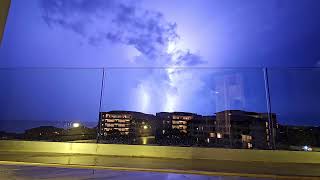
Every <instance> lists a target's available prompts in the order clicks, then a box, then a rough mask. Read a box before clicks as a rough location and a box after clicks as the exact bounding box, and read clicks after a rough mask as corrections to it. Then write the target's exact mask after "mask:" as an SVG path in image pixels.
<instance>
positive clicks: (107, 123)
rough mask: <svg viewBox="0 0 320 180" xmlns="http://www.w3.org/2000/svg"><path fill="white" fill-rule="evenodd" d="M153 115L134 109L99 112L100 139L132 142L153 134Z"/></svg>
mask: <svg viewBox="0 0 320 180" xmlns="http://www.w3.org/2000/svg"><path fill="white" fill-rule="evenodd" d="M153 123H154V116H153V115H150V114H144V113H140V112H134V111H109V112H102V113H101V114H100V139H102V140H114V139H116V140H115V141H119V143H121V141H125V142H129V143H130V142H134V141H136V139H137V138H139V137H147V136H153V135H154V126H153Z"/></svg>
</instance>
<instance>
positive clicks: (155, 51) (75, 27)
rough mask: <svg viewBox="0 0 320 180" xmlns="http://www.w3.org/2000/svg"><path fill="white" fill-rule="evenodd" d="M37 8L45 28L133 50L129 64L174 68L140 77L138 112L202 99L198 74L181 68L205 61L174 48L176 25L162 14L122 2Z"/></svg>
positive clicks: (81, 0)
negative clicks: (68, 32)
mask: <svg viewBox="0 0 320 180" xmlns="http://www.w3.org/2000/svg"><path fill="white" fill-rule="evenodd" d="M40 6H41V8H42V11H43V19H44V21H45V22H46V23H47V24H48V25H49V26H51V27H56V26H57V27H62V28H65V29H68V30H71V31H73V32H75V33H77V34H79V35H81V36H82V37H84V38H85V39H86V40H87V41H88V42H89V43H90V44H92V45H94V46H95V45H99V44H100V43H102V42H103V41H110V42H113V43H120V44H123V45H126V46H130V47H134V48H135V49H136V50H137V51H138V52H139V55H138V56H136V57H133V59H134V60H131V61H129V63H135V64H136V65H139V66H143V67H155V66H156V67H177V68H179V69H176V68H173V69H154V70H152V72H151V73H150V75H149V77H140V81H139V83H138V84H136V87H135V91H136V93H134V94H136V96H137V97H138V99H137V100H136V101H137V102H139V104H138V105H136V106H138V107H140V108H139V109H140V110H141V111H144V112H157V111H162V110H165V111H177V110H183V109H190V110H191V108H190V107H191V106H192V102H191V99H193V97H195V96H198V99H199V96H202V95H201V94H200V95H199V94H198V95H196V93H200V91H201V89H203V84H204V82H202V79H201V76H202V75H201V74H203V73H202V72H194V71H189V70H185V69H181V68H183V67H196V66H199V65H202V64H204V63H205V61H203V60H202V57H201V56H200V55H198V54H194V53H192V52H191V51H190V50H188V49H187V50H185V49H180V48H179V47H177V46H176V44H177V42H178V41H179V35H178V34H177V31H176V28H177V25H176V24H175V23H171V22H168V21H166V19H165V18H164V16H163V14H162V13H161V12H157V11H152V10H147V9H144V8H142V7H140V6H139V4H138V3H136V1H124V0H108V1H106V0H94V1H92V0H42V1H40ZM190 85H191V86H190ZM202 94H203V93H202ZM202 98H206V97H202ZM198 101H199V100H198ZM183 102H186V103H183ZM136 108H137V107H135V108H133V109H136Z"/></svg>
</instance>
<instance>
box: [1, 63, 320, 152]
mask: <svg viewBox="0 0 320 180" xmlns="http://www.w3.org/2000/svg"><path fill="white" fill-rule="evenodd" d="M319 78H320V71H319V69H284V68H283V69H280V68H278V69H276V68H269V69H266V68H264V69H262V68H97V69H80V68H79V69H77V68H49V69H45V68H43V69H42V68H25V69H23V68H17V69H10V68H8V69H0V83H1V84H2V88H1V89H0V102H1V108H0V139H2V140H32V141H59V142H87V143H108V144H135V145H159V146H160V145H161V146H187V147H211V148H215V147H219V148H237V149H267V150H268V149H270V150H271V149H279V150H283V149H285V150H305V151H311V150H312V151H318V147H320V138H319V137H320V128H319V127H318V125H319V122H320V113H319V111H318V105H317V104H318V102H319V100H320V96H319V95H318V92H319V90H320V83H318V81H317V80H318V79H319Z"/></svg>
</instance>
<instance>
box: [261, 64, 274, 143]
mask: <svg viewBox="0 0 320 180" xmlns="http://www.w3.org/2000/svg"><path fill="white" fill-rule="evenodd" d="M263 74H264V86H265V91H266V102H267V110H268V121H269V130H270V132H271V135H272V137H271V138H272V149H276V142H275V141H276V140H275V133H276V132H274V120H273V118H272V108H271V97H270V85H269V72H268V68H263ZM271 138H270V139H271Z"/></svg>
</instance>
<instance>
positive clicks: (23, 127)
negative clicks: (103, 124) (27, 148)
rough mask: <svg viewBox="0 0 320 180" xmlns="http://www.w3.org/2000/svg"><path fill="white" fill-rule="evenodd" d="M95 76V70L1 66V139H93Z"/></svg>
mask: <svg viewBox="0 0 320 180" xmlns="http://www.w3.org/2000/svg"><path fill="white" fill-rule="evenodd" d="M101 75H102V70H101V69H1V70H0V84H1V85H2V86H1V89H0V102H1V105H0V106H1V108H0V131H2V132H1V134H0V136H1V139H16V138H18V139H27V140H48V141H75V140H90V139H96V126H97V123H98V112H99V110H98V109H99V99H100V89H101V79H102V78H101V77H102V76H101ZM92 142H94V141H93V140H92Z"/></svg>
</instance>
